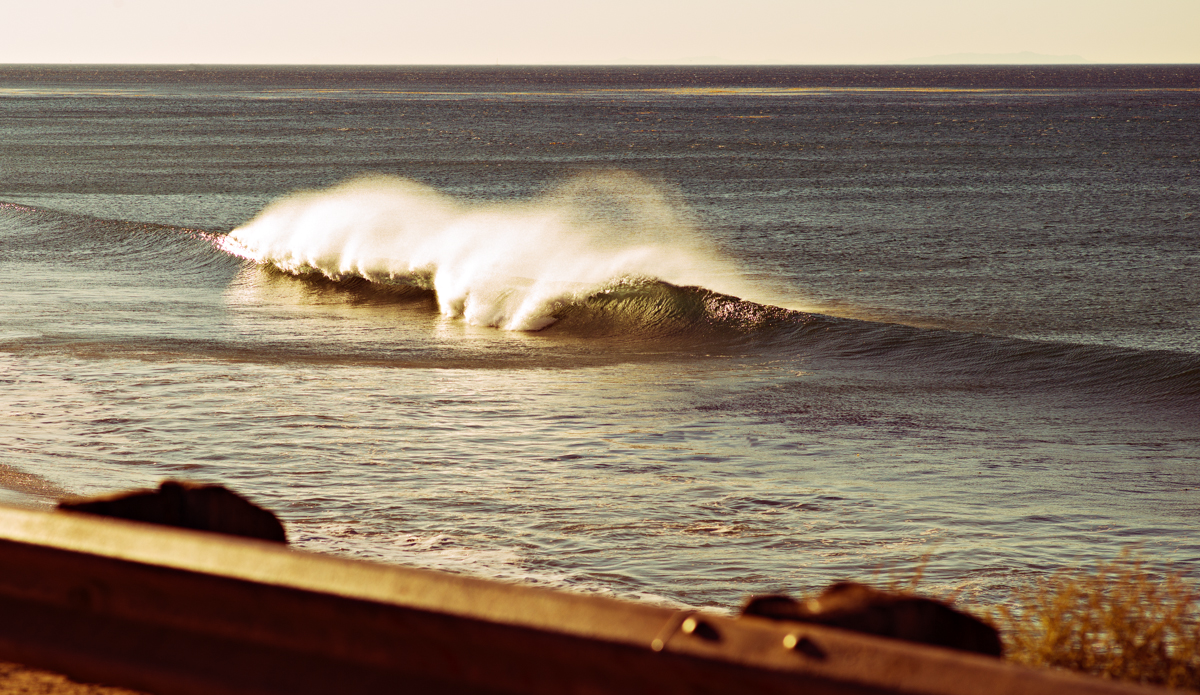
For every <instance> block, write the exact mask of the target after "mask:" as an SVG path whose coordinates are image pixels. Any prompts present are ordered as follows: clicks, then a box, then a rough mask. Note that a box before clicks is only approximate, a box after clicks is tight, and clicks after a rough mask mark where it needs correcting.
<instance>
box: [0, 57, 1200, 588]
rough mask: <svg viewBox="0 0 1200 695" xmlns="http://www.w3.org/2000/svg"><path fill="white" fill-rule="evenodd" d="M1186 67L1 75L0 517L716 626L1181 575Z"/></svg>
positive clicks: (1195, 151) (1197, 562) (1190, 516)
mask: <svg viewBox="0 0 1200 695" xmlns="http://www.w3.org/2000/svg"><path fill="white" fill-rule="evenodd" d="M1198 278H1200V67H1197V66H1054V67H1029V66H1021V67H953V66H951V67H945V66H939V67H886V68H884V67H762V68H754V67H727V68H692V67H688V68H671V67H647V68H636V67H622V68H550V67H527V68H521V67H420V68H411V67H410V68H405V67H396V68H388V67H363V68H354V67H236V66H227V67H206V66H199V67H197V66H170V67H168V66H0V414H2V418H0V482H2V484H3V485H4V487H5V488H6V489H5V491H3V492H0V502H5V503H8V504H19V505H26V506H34V507H42V508H48V507H49V506H50V505H51V504H52V502H53V500H55V499H56V498H58V497H60V496H64V495H91V494H100V493H106V492H112V491H116V490H121V489H127V488H133V487H144V486H153V485H156V484H157V483H158V481H160V480H162V479H164V478H183V479H189V480H197V481H203V482H213V483H220V484H224V485H226V486H228V487H230V488H231V489H233V490H236V491H238V492H240V493H242V494H244V495H246V496H247V497H249V498H250V499H252V500H254V501H255V502H257V503H259V504H261V505H263V506H265V507H267V508H269V509H272V510H274V511H275V512H276V513H277V514H279V516H280V517H281V518H282V519H283V521H284V522H285V524H286V526H287V528H288V531H289V534H290V537H291V539H292V541H293V543H294V544H295V545H296V546H297V547H300V548H303V549H307V550H313V551H318V552H331V553H339V554H343V555H349V556H352V557H359V558H365V559H370V560H375V561H381V562H388V563H403V564H408V565H415V566H421V567H432V568H438V569H443V570H448V571H452V572H464V573H470V574H473V575H479V576H485V577H494V578H498V579H502V580H506V581H517V582H525V583H534V584H539V585H545V586H552V587H558V588H564V589H569V590H575V591H585V592H596V593H602V594H607V595H613V596H619V597H624V598H630V599H635V600H647V601H654V602H658V603H662V604H667V605H682V606H693V607H707V608H713V609H718V610H734V609H736V607H737V606H738V605H739V604H740V603H741V602H742V601H743V600H744V599H745V598H746V597H747V596H749V595H751V594H756V593H767V592H780V591H782V592H788V593H792V594H795V595H799V594H805V593H809V592H812V591H816V590H819V589H820V588H822V587H823V586H825V585H827V584H828V583H830V582H833V581H836V580H841V579H859V580H866V581H888V580H889V579H890V578H897V577H904V576H909V575H911V573H913V572H914V571H916V568H923V572H924V577H925V584H926V586H928V587H929V588H930V590H933V591H939V592H959V593H960V595H962V596H964V597H966V599H967V600H969V601H972V602H977V603H989V602H993V603H994V602H998V601H1003V600H1005V597H1006V596H1008V595H1009V593H1010V592H1011V591H1012V590H1013V588H1015V587H1019V586H1022V585H1024V584H1025V583H1027V582H1029V581H1030V580H1033V579H1036V578H1038V577H1042V576H1046V575H1047V574H1049V573H1052V572H1054V571H1056V570H1058V569H1061V568H1079V567H1086V566H1088V565H1091V564H1093V563H1095V562H1098V561H1102V560H1111V559H1114V558H1116V557H1119V556H1120V555H1121V553H1122V552H1125V551H1128V550H1130V549H1133V550H1134V551H1135V552H1139V553H1141V554H1143V556H1145V557H1146V558H1148V559H1150V560H1151V561H1152V562H1153V563H1155V565H1156V566H1166V565H1168V564H1169V565H1170V566H1172V567H1174V568H1175V569H1177V570H1179V571H1182V572H1184V573H1186V574H1189V575H1191V576H1193V577H1197V576H1200V534H1198V533H1197V524H1198V522H1200V282H1198Z"/></svg>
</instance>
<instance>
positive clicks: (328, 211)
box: [219, 173, 750, 331]
mask: <svg viewBox="0 0 1200 695" xmlns="http://www.w3.org/2000/svg"><path fill="white" fill-rule="evenodd" d="M219 245H220V247H221V248H222V249H223V250H225V251H227V252H229V253H232V254H235V255H238V256H241V257H243V258H247V259H250V260H253V261H256V262H259V263H264V264H268V265H270V266H273V267H275V268H278V269H280V270H283V271H285V272H288V273H292V274H296V275H304V274H319V275H321V276H324V277H326V278H330V279H333V280H339V281H342V280H351V279H356V278H362V279H365V280H368V281H370V282H372V283H378V284H380V285H390V286H397V285H398V286H405V287H413V288H421V289H426V290H431V291H433V292H434V293H435V294H436V297H437V304H438V308H439V310H440V311H441V313H442V314H443V315H445V316H449V317H455V318H462V319H464V320H466V321H467V322H469V323H471V324H475V325H481V326H495V327H498V328H503V329H507V330H517V331H536V330H541V329H543V328H545V327H547V326H549V325H551V324H553V323H554V322H556V321H557V320H559V319H560V318H563V317H564V316H571V315H575V316H578V315H580V314H587V313H591V314H603V313H605V312H604V311H603V310H602V309H599V308H598V307H600V306H602V305H605V304H609V305H611V303H612V302H613V301H621V300H624V301H636V296H637V295H638V292H641V293H642V295H644V294H645V292H646V291H647V289H648V288H649V289H650V293H651V294H656V293H661V292H663V291H667V290H665V289H664V288H665V286H666V285H669V286H674V287H676V288H679V287H695V288H704V289H703V290H700V294H701V295H703V293H705V292H707V293H716V294H714V295H713V296H717V295H721V296H729V295H735V294H736V295H742V296H744V295H745V293H747V292H748V291H750V288H748V287H747V285H746V284H745V283H744V282H743V281H742V280H741V275H740V272H739V271H738V269H737V268H736V267H735V266H734V265H733V264H732V263H731V262H729V261H727V260H724V259H722V258H720V256H719V254H717V253H716V252H715V251H714V250H713V249H712V247H711V246H710V245H709V244H708V243H707V242H706V241H705V240H704V239H703V238H702V237H701V235H700V234H698V233H697V229H696V226H695V225H694V224H693V223H692V221H691V220H690V219H689V216H688V214H687V213H686V212H685V210H684V208H683V206H681V205H678V204H675V203H674V202H673V201H672V200H671V199H670V197H669V195H668V194H667V193H665V192H664V191H663V190H661V189H659V188H657V187H655V186H652V185H650V184H649V183H647V182H646V181H644V180H643V179H641V178H639V177H637V176H635V175H633V174H626V173H608V174H596V175H591V176H587V177H580V178H577V179H575V180H573V181H570V182H568V183H567V184H565V185H563V186H561V187H559V188H557V189H555V190H553V191H551V192H550V193H548V194H546V195H544V196H542V197H540V198H538V199H536V200H532V201H527V202H516V203H510V202H487V203H463V202H459V201H456V200H454V199H452V198H450V197H448V196H446V195H444V194H442V193H439V192H438V191H436V190H434V189H432V188H430V187H428V186H425V185H423V184H420V183H417V182H414V181H410V180H406V179H399V178H391V177H378V176H377V177H369V178H360V179H355V180H352V181H350V182H347V183H344V184H341V185H338V186H335V187H333V188H330V189H327V190H323V191H313V192H305V193H299V194H295V195H291V196H288V197H286V198H283V199H281V200H279V201H276V202H275V203H273V204H271V205H269V206H268V207H267V208H265V209H264V210H263V211H262V212H261V213H259V215H258V216H256V217H255V218H254V219H253V220H251V221H250V222H249V223H247V224H246V225H244V226H242V227H239V228H237V229H234V230H233V231H232V232H230V233H229V234H228V235H227V236H226V237H225V238H224V239H223V240H221V241H220V242H219ZM664 283H665V285H664ZM635 288H636V290H637V291H634V290H635ZM653 288H657V289H653ZM697 296H700V295H697ZM730 299H732V297H730ZM735 301H736V300H735ZM660 310H663V311H666V312H667V313H672V312H675V313H678V310H676V309H669V308H666V309H663V308H662V307H660Z"/></svg>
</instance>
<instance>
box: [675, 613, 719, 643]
mask: <svg viewBox="0 0 1200 695" xmlns="http://www.w3.org/2000/svg"><path fill="white" fill-rule="evenodd" d="M679 629H680V630H683V632H684V633H685V634H688V635H695V636H696V637H699V638H700V639H702V640H707V641H709V642H717V641H720V639H721V633H719V632H717V629H716V628H715V627H713V626H712V625H711V624H709V623H707V622H705V621H703V620H697V619H696V618H688V619H687V620H684V621H683V624H682V625H680V626H679Z"/></svg>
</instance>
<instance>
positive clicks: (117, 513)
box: [58, 480, 287, 543]
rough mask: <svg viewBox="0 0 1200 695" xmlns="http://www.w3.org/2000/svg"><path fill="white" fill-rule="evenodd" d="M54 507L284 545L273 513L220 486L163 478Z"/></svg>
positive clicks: (285, 541)
mask: <svg viewBox="0 0 1200 695" xmlns="http://www.w3.org/2000/svg"><path fill="white" fill-rule="evenodd" d="M58 509H60V510H63V511H70V512H84V513H86V514H96V515H99V516H109V517H116V518H118V519H127V520H129V521H143V522H147V523H151V524H162V525H164V526H176V527H179V528H187V529H194V530H197V531H212V532H214V533H225V534H229V535H232V536H243V537H245V538H257V539H260V540H266V541H275V542H278V543H287V534H286V532H285V531H284V529H283V524H282V523H280V522H279V519H278V518H276V516H275V515H274V514H272V513H271V512H269V511H267V510H266V509H263V508H262V507H259V506H258V505H256V504H254V503H253V502H250V501H249V500H247V499H245V498H243V497H241V496H240V495H238V494H236V493H234V492H231V491H229V490H227V489H226V488H224V487H222V486H220V485H202V484H199V483H187V482H181V481H177V480H164V481H163V482H162V484H161V485H159V486H158V489H157V490H132V491H129V492H122V493H118V494H115V495H109V496H104V497H89V498H79V499H70V500H62V501H60V502H59V503H58Z"/></svg>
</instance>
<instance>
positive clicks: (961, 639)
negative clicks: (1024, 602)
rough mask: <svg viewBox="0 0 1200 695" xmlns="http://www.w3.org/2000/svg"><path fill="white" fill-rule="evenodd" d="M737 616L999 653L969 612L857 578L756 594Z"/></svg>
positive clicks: (996, 640)
mask: <svg viewBox="0 0 1200 695" xmlns="http://www.w3.org/2000/svg"><path fill="white" fill-rule="evenodd" d="M742 615H757V616H760V617H763V618H771V619H773V620H794V621H797V622H803V623H816V624H819V625H828V626H829V627H838V628H842V629H844V630H853V631H855V632H865V633H868V634H872V635H880V636H882V637H892V638H894V639H901V640H906V641H909V642H920V643H922V644H932V645H936V646H939V647H949V648H950V649H958V650H962V651H968V652H976V653H978V654H987V655H990V656H1001V655H1002V654H1003V652H1004V645H1003V643H1002V642H1001V641H1000V634H999V633H998V632H997V631H996V628H994V627H992V626H991V625H988V624H987V623H985V622H983V621H982V620H980V619H978V618H976V617H974V616H972V615H969V614H967V613H964V612H962V611H959V610H955V609H954V608H951V607H950V606H949V605H947V604H946V603H943V602H942V601H937V600H934V599H930V598H923V597H920V596H914V595H911V594H904V593H898V592H886V591H879V590H878V589H872V588H871V587H869V586H866V585H865V584H858V583H856V582H838V583H837V584H833V585H831V586H829V588H827V589H825V591H823V592H822V593H821V595H820V596H818V597H816V598H811V599H807V600H805V601H797V600H796V599H793V598H791V597H788V596H782V595H772V596H755V597H752V598H751V599H750V600H749V601H748V602H747V603H746V605H745V606H744V607H743V608H742Z"/></svg>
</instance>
